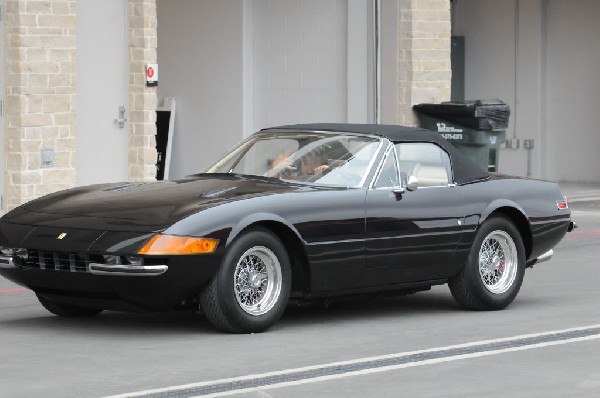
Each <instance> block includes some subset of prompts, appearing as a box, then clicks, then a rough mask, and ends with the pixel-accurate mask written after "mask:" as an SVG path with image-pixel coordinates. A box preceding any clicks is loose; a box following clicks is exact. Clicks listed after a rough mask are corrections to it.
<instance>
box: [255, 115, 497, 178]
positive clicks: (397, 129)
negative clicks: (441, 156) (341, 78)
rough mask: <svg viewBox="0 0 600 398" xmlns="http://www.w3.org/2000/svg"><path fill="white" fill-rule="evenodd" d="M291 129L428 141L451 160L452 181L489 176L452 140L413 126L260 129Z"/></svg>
mask: <svg viewBox="0 0 600 398" xmlns="http://www.w3.org/2000/svg"><path fill="white" fill-rule="evenodd" d="M269 130H280V131H281V130H289V131H290V132H292V131H294V132H295V131H331V132H341V133H359V134H373V135H378V136H381V137H385V138H387V139H389V140H390V141H392V142H432V143H435V144H437V145H439V146H441V147H442V148H443V149H444V150H445V151H446V152H448V154H449V155H450V159H451V160H452V170H453V172H454V182H455V183H456V184H460V185H462V184H468V183H471V182H474V181H479V180H483V179H486V178H488V177H489V174H488V172H487V171H484V170H482V169H481V168H480V167H479V166H477V165H475V164H474V163H473V162H471V161H470V160H469V159H468V158H467V157H466V156H465V155H463V154H462V153H460V152H459V151H458V150H457V149H456V148H455V147H454V146H453V145H452V144H450V143H449V142H448V141H446V140H445V139H444V138H443V137H442V136H441V135H440V134H439V133H437V132H435V131H431V130H426V129H422V128H417V127H406V126H397V125H391V124H346V123H312V124H293V125H286V126H279V127H270V128H266V129H262V130H261V131H262V132H267V131H269Z"/></svg>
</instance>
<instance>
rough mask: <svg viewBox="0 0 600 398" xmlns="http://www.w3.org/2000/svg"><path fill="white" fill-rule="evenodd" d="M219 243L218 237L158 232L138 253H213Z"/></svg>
mask: <svg viewBox="0 0 600 398" xmlns="http://www.w3.org/2000/svg"><path fill="white" fill-rule="evenodd" d="M218 243H219V241H218V240H217V239H210V238H195V237H193V236H174V235H162V234H156V235H154V236H153V237H152V239H150V240H149V241H148V242H147V243H146V244H145V245H144V246H143V247H142V248H141V249H140V250H138V254H200V253H212V252H214V251H215V250H216V248H217V244H218Z"/></svg>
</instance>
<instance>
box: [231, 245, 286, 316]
mask: <svg viewBox="0 0 600 398" xmlns="http://www.w3.org/2000/svg"><path fill="white" fill-rule="evenodd" d="M281 283H282V274H281V265H280V264H279V260H278V259H277V256H276V255H275V253H273V251H271V250H270V249H268V248H266V247H264V246H254V247H252V248H250V249H248V250H246V252H244V254H242V256H241V257H240V259H239V261H238V263H237V265H236V267H235V271H234V275H233V289H234V294H235V298H236V300H237V302H238V304H239V305H240V308H242V309H243V310H244V311H245V312H247V313H248V314H250V315H254V316H257V315H262V314H265V313H267V312H268V311H269V310H270V309H271V308H273V306H274V305H275V304H276V303H277V300H278V299H279V295H280V294H281Z"/></svg>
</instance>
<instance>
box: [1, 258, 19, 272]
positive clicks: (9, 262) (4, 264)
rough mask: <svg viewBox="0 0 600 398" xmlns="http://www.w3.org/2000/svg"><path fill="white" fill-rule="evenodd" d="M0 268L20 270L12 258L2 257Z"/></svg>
mask: <svg viewBox="0 0 600 398" xmlns="http://www.w3.org/2000/svg"><path fill="white" fill-rule="evenodd" d="M0 268H4V269H15V268H19V267H18V266H17V265H16V264H15V263H14V262H13V258H12V256H2V255H0Z"/></svg>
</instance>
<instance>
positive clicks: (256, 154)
mask: <svg viewBox="0 0 600 398" xmlns="http://www.w3.org/2000/svg"><path fill="white" fill-rule="evenodd" d="M379 144H380V140H379V139H378V138H374V137H365V136H358V135H351V134H327V133H258V134H255V135H253V136H252V137H250V138H249V139H248V140H246V141H244V142H242V143H241V144H240V145H239V146H237V147H236V148H234V149H233V150H232V151H231V152H229V153H228V154H226V155H225V156H224V157H223V158H222V159H221V160H219V161H218V162H217V163H215V164H214V165H213V166H211V167H209V168H208V169H207V170H205V171H204V172H205V173H235V174H246V175H256V176H264V177H271V178H278V179H281V180H285V181H292V182H301V183H308V184H317V185H327V186H342V187H358V186H361V185H362V184H363V183H364V179H365V177H366V175H367V172H368V171H369V167H370V165H371V160H372V159H373V157H374V156H375V153H376V152H377V149H378V147H379Z"/></svg>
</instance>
